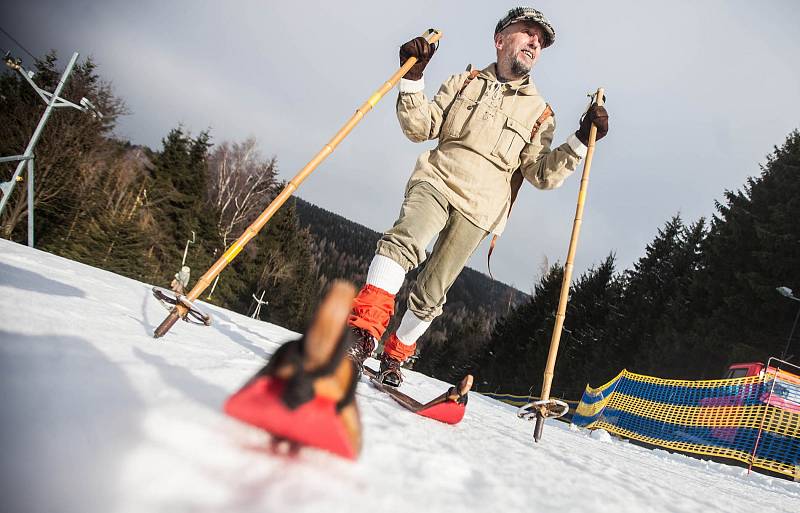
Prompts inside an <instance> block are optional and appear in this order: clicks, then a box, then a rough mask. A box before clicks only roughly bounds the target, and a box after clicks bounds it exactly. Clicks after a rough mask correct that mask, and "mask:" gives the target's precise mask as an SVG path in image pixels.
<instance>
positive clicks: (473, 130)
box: [397, 64, 586, 235]
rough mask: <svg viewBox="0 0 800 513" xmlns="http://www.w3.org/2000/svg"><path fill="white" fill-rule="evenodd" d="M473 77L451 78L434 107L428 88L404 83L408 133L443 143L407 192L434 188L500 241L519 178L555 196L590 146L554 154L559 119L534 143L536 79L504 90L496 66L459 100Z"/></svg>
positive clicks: (570, 145)
mask: <svg viewBox="0 0 800 513" xmlns="http://www.w3.org/2000/svg"><path fill="white" fill-rule="evenodd" d="M468 76H469V70H468V71H466V72H464V73H460V74H458V75H453V76H451V77H450V78H448V79H447V80H446V81H445V82H444V84H442V86H441V87H440V88H439V92H438V93H436V96H435V97H434V99H433V101H429V100H428V99H427V98H426V96H425V93H424V92H423V90H422V89H423V87H424V83H423V81H422V80H420V81H407V80H403V81H401V84H400V96H399V98H398V100H397V117H398V119H399V120H400V126H401V128H402V129H403V133H404V134H405V135H406V136H407V137H408V138H409V139H410V140H412V141H414V142H422V141H427V140H429V139H438V140H439V144H438V145H437V146H436V148H434V149H432V150H429V151H426V152H424V153H423V154H422V155H420V157H419V159H417V164H416V167H415V169H414V172H413V174H412V175H411V179H410V180H409V182H408V185H407V189H406V190H408V189H409V188H411V187H412V186H413V185H415V184H416V183H418V182H428V183H430V184H431V185H433V186H434V187H435V188H436V189H437V190H438V191H439V192H440V193H442V194H443V195H444V196H445V198H446V199H447V200H448V201H449V202H450V204H451V205H452V206H453V207H454V208H455V209H457V210H458V211H459V212H460V213H461V214H463V215H464V217H466V218H467V219H469V220H470V221H471V222H472V223H474V224H475V225H476V226H478V227H479V228H482V229H484V230H486V231H487V232H493V233H495V234H498V235H499V234H500V233H502V231H503V228H505V224H506V218H507V216H508V210H509V206H510V200H511V185H510V183H511V176H512V174H513V173H514V171H516V170H517V169H519V170H520V171H521V172H522V174H523V176H524V177H525V178H526V179H527V180H528V181H529V182H531V183H532V184H533V185H534V186H535V187H537V188H539V189H553V188H555V187H558V186H560V185H561V184H562V182H563V181H564V179H565V178H567V177H568V176H569V175H570V174H572V172H573V171H574V170H575V168H576V167H577V165H578V162H579V161H580V159H581V158H582V157H583V156H585V154H586V146H584V145H583V144H582V143H581V142H580V141H579V140H578V139H577V138H576V137H575V136H574V135H572V136H571V137H570V139H568V141H567V142H566V143H564V144H562V145H561V146H559V147H557V148H556V149H554V150H551V149H550V144H551V143H552V140H553V132H554V131H555V119H554V117H553V116H550V117H549V118H548V119H547V120H546V121H545V122H544V123H543V124H542V125H541V127H540V128H539V130H538V131H537V132H536V134H535V136H534V137H533V139H531V131H532V129H533V126H534V124H535V123H536V120H537V119H538V118H539V116H541V114H542V113H543V112H544V110H545V107H546V103H545V101H544V98H542V97H541V96H540V95H539V93H538V91H537V90H536V86H534V84H533V83H532V82H531V81H530V78H529V77H525V78H523V79H521V80H517V81H514V82H506V83H502V82H499V81H498V80H497V75H496V67H495V64H491V65H489V66H488V67H487V68H485V69H483V70H481V71H480V73H479V74H478V75H477V76H476V77H475V79H473V80H472V81H470V82H469V84H468V85H467V87H466V88H465V89H464V90H463V91H462V92H461V93H460V94H459V91H460V90H461V88H462V86H463V85H464V82H465V80H466V79H467V77H468Z"/></svg>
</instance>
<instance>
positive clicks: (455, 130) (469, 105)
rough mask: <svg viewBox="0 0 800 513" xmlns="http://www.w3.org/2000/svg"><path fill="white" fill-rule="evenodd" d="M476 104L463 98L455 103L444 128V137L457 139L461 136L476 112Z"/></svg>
mask: <svg viewBox="0 0 800 513" xmlns="http://www.w3.org/2000/svg"><path fill="white" fill-rule="evenodd" d="M475 106H476V102H475V101H474V100H471V99H469V98H465V97H464V96H461V97H459V98H457V99H456V101H455V102H453V106H452V107H451V108H450V112H448V113H447V119H446V120H445V123H444V125H443V126H442V135H446V136H448V137H449V138H451V139H457V138H459V137H460V136H461V132H462V131H463V130H464V125H466V124H467V121H469V118H470V117H471V116H472V113H473V112H474V111H475Z"/></svg>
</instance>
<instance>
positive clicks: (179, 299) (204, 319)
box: [153, 287, 211, 326]
mask: <svg viewBox="0 0 800 513" xmlns="http://www.w3.org/2000/svg"><path fill="white" fill-rule="evenodd" d="M153 296H154V297H155V298H156V299H157V300H158V302H159V303H161V306H163V307H164V308H166V309H167V310H169V311H172V310H173V309H174V308H175V307H176V306H178V305H181V306H183V307H184V308H185V309H186V313H185V314H184V315H183V316H182V317H181V319H183V320H184V321H186V322H190V323H192V324H198V325H202V326H211V316H210V315H209V314H207V313H204V312H203V311H202V310H200V309H199V308H198V307H197V306H195V304H194V303H192V302H191V301H189V299H188V298H187V297H186V296H182V295H180V294H176V293H175V292H173V291H171V290H167V289H164V288H161V287H153Z"/></svg>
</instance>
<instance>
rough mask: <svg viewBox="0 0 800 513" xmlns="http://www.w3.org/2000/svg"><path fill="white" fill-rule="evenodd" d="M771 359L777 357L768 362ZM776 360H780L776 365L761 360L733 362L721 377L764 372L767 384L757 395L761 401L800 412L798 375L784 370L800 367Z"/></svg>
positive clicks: (743, 375) (742, 376) (744, 375)
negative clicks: (788, 367) (765, 363)
mask: <svg viewBox="0 0 800 513" xmlns="http://www.w3.org/2000/svg"><path fill="white" fill-rule="evenodd" d="M773 360H777V359H776V358H770V359H769V362H772V361H773ZM777 361H778V362H780V363H779V364H778V365H768V366H767V365H764V364H763V363H761V362H750V363H734V364H733V365H731V366H730V367H728V370H727V371H726V372H725V376H723V378H724V379H735V378H744V377H747V376H758V375H764V374H766V377H767V379H768V380H769V381H768V382H767V383H769V386H767V387H765V390H763V391H762V392H761V396H760V397H759V398H760V399H761V401H763V402H764V403H765V404H769V405H771V406H776V407H778V408H781V409H783V410H788V411H791V412H794V413H800V375H798V374H794V373H792V372H789V371H787V370H785V367H786V366H790V367H794V368H796V369H797V370H799V371H800V368H798V367H795V366H794V365H792V364H790V363H787V362H782V361H781V360H777ZM773 377H774V378H777V381H775V383H774V384H772V378H773ZM767 401H769V402H767Z"/></svg>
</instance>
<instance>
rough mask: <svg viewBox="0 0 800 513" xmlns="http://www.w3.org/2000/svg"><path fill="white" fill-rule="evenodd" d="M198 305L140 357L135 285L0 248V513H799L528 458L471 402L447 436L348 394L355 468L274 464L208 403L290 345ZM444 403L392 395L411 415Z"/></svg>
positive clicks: (711, 470)
mask: <svg viewBox="0 0 800 513" xmlns="http://www.w3.org/2000/svg"><path fill="white" fill-rule="evenodd" d="M193 271H194V273H198V272H201V271H202V270H200V269H194V270H193ZM223 279H224V276H223ZM204 306H205V307H206V309H207V310H208V311H210V312H211V314H212V316H213V319H214V323H213V325H212V326H211V327H200V326H192V325H189V324H186V323H178V324H176V325H175V327H173V329H172V330H171V331H170V332H169V334H167V336H165V337H164V338H162V339H158V340H155V339H153V338H152V332H153V329H154V328H155V327H156V326H157V325H158V324H159V323H160V322H161V321H162V320H163V318H164V317H165V315H166V311H165V310H164V309H163V308H162V307H161V306H160V305H159V304H158V302H156V301H155V300H154V299H153V298H152V296H151V294H150V286H149V285H145V284H143V283H140V282H137V281H134V280H130V279H127V278H123V277H120V276H118V275H115V274H113V273H110V272H107V271H102V270H99V269H95V268H91V267H87V266H84V265H82V264H79V263H76V262H72V261H69V260H65V259H63V258H59V257H56V256H54V255H50V254H48V253H44V252H41V251H37V250H31V249H29V248H27V247H24V246H21V245H18V244H14V243H11V242H8V241H6V240H0V312H2V324H1V325H0V376H1V377H0V383H2V387H1V388H0V390H2V397H3V399H2V411H3V420H2V437H1V438H0V440H1V441H0V444H1V445H0V449H2V454H3V470H2V480H1V481H0V496H2V497H3V503H4V507H3V510H4V511H13V512H29V511H31V512H98V513H99V512H112V511H114V512H132V513H133V512H137V513H138V512H143V511H164V512H184V511H185V512H189V511H191V512H212V511H214V512H216V511H228V512H233V511H254V512H255V511H260V512H267V511H268V512H283V511H286V512H289V511H291V512H299V511H320V512H323V511H324V512H334V513H335V512H350V511H362V510H372V511H380V512H382V513H391V512H395V511H396V512H411V511H559V512H570V511H592V512H606V511H607V512H615V513H619V512H640V511H645V512H648V511H654V512H699V511H703V512H706V511H721V512H723V511H724V512H728V513H730V512H738V511H741V512H751V511H755V510H758V511H774V512H793V513H797V512H798V511H800V483H794V482H791V481H787V480H784V479H779V478H773V477H768V476H764V475H760V474H751V475H749V476H748V475H747V471H746V469H744V468H741V467H737V466H728V465H723V464H719V463H713V462H709V461H703V460H698V459H694V458H690V457H687V456H682V455H676V454H670V453H668V452H667V451H663V450H650V449H646V448H642V447H639V446H636V445H633V444H630V443H626V442H624V441H620V440H618V439H614V438H611V437H609V436H605V435H604V434H603V433H598V432H595V433H593V434H590V433H589V432H587V431H585V430H579V429H577V428H574V427H573V428H572V429H570V426H568V425H567V424H564V423H561V422H556V421H550V422H548V423H547V424H546V426H545V432H544V437H543V439H542V442H541V443H539V444H534V443H533V440H532V430H533V424H532V423H529V422H525V421H521V420H519V419H517V418H516V416H515V408H513V407H510V406H508V405H505V404H503V403H500V402H497V401H494V400H492V399H488V398H486V397H483V396H481V395H478V394H475V393H471V394H470V404H469V407H468V410H467V415H466V417H465V419H464V420H463V421H462V422H461V424H459V425H457V426H455V427H454V426H448V425H444V424H439V423H437V422H435V421H432V420H429V419H425V418H422V417H419V416H415V415H412V414H410V413H408V412H407V411H405V410H404V409H402V408H401V407H400V406H399V405H397V404H395V403H394V401H393V400H392V399H391V398H389V397H388V396H386V395H384V394H381V393H380V392H378V391H377V390H375V389H374V388H372V387H371V386H370V385H369V384H368V383H367V382H366V381H363V382H362V383H360V384H359V388H358V390H357V398H358V402H359V406H360V410H361V416H362V422H363V426H364V450H363V453H362V455H361V458H360V459H359V460H358V461H357V462H355V463H353V462H350V461H346V460H342V459H340V458H337V457H335V456H332V455H330V454H327V453H325V452H322V451H318V450H314V449H302V450H301V451H300V452H299V453H297V454H294V455H286V454H278V453H275V452H273V451H271V450H270V438H269V436H268V435H266V434H265V433H263V432H261V431H259V430H257V429H254V428H252V427H250V426H247V425H244V424H241V423H239V422H238V421H236V420H234V419H231V418H229V417H227V416H226V415H225V414H224V413H222V404H223V402H224V401H225V399H226V398H227V397H228V396H229V395H230V394H231V393H232V392H234V391H236V390H237V389H238V388H239V387H240V386H241V385H242V384H243V383H244V382H245V381H246V380H247V379H248V378H249V377H250V376H251V375H252V374H253V373H254V372H255V371H257V370H258V369H259V368H260V367H261V366H262V365H263V364H264V362H265V360H266V359H267V358H268V357H269V355H271V354H272V352H273V351H274V350H275V349H276V348H277V347H278V346H279V345H280V343H282V342H284V341H286V340H289V339H291V338H293V337H295V336H297V335H296V334H294V333H292V332H291V331H288V330H286V329H283V328H281V327H279V326H275V325H272V324H268V323H265V322H261V321H257V320H253V319H250V318H248V317H245V316H242V315H238V314H235V313H233V312H230V311H227V310H223V309H220V308H216V307H213V306H209V305H204ZM372 364H373V365H377V363H376V362H374V361H373V362H372ZM446 386H447V385H445V384H444V383H441V382H439V381H437V380H434V379H432V378H429V377H426V376H423V375H421V374H418V373H414V372H408V373H407V383H406V384H404V387H408V388H409V389H412V390H414V395H415V396H416V397H417V398H419V399H421V400H427V399H431V398H433V397H435V396H437V395H438V394H440V393H441V392H442V391H443V390H444V389H445V388H446Z"/></svg>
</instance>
